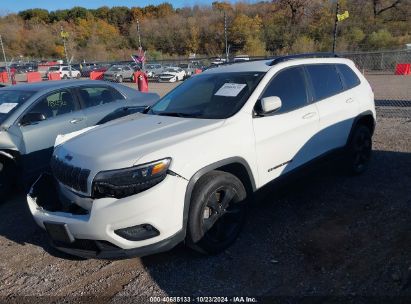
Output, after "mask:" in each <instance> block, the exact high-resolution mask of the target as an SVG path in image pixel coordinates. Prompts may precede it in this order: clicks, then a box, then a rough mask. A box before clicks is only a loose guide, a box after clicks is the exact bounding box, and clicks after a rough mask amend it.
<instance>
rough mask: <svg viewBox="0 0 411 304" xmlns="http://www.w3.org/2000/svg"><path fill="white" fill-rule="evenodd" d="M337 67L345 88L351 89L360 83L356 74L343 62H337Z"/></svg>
mask: <svg viewBox="0 0 411 304" xmlns="http://www.w3.org/2000/svg"><path fill="white" fill-rule="evenodd" d="M337 68H338V70H339V71H340V73H341V76H342V77H343V80H344V83H345V85H346V89H347V90H349V89H352V88H354V87H356V86H357V85H359V84H360V83H361V81H360V79H359V78H358V76H357V74H355V73H354V71H353V70H351V68H350V67H349V66H347V65H345V64H338V65H337Z"/></svg>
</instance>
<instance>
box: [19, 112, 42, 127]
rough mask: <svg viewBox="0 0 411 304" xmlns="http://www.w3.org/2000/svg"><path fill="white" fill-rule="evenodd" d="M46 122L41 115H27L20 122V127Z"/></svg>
mask: <svg viewBox="0 0 411 304" xmlns="http://www.w3.org/2000/svg"><path fill="white" fill-rule="evenodd" d="M43 120H46V116H45V115H44V114H43V113H27V114H26V115H24V116H23V118H22V119H21V120H20V125H22V126H27V125H31V124H35V123H38V122H40V121H43Z"/></svg>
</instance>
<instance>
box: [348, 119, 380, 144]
mask: <svg viewBox="0 0 411 304" xmlns="http://www.w3.org/2000/svg"><path fill="white" fill-rule="evenodd" d="M375 124H376V123H375V118H374V115H373V112H371V111H365V112H363V113H361V114H360V115H358V116H357V117H356V118H355V119H354V122H353V124H352V127H351V130H350V134H349V136H348V140H347V144H349V143H350V141H351V138H352V136H353V134H354V130H355V128H356V127H357V126H359V125H365V126H366V127H368V128H369V129H370V131H371V135H372V134H374V130H375Z"/></svg>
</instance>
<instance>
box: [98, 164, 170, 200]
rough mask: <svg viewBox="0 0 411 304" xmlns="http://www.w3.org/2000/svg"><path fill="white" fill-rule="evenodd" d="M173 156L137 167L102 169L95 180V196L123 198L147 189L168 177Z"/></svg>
mask: <svg viewBox="0 0 411 304" xmlns="http://www.w3.org/2000/svg"><path fill="white" fill-rule="evenodd" d="M170 162H171V158H164V159H161V160H158V161H154V162H151V163H147V164H143V165H138V166H135V167H130V168H125V169H119V170H110V171H102V172H100V173H98V174H97V175H96V177H95V178H94V181H93V197H94V198H102V197H115V198H123V197H127V196H131V195H134V194H137V193H140V192H142V191H145V190H147V189H149V188H151V187H153V186H155V185H157V184H158V183H160V182H161V181H163V180H164V179H165V178H166V175H167V170H168V167H169V166H170Z"/></svg>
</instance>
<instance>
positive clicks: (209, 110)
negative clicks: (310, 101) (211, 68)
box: [148, 72, 264, 119]
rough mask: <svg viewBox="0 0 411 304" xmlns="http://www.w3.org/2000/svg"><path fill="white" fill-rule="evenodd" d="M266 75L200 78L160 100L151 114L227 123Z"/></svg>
mask: <svg viewBox="0 0 411 304" xmlns="http://www.w3.org/2000/svg"><path fill="white" fill-rule="evenodd" d="M263 75H264V73H262V72H237V73H221V74H220V73H218V74H217V73H215V74H214V73H213V74H200V75H197V76H195V77H192V78H190V79H188V80H186V81H185V82H184V83H183V84H181V85H179V86H178V87H177V88H175V89H174V90H173V91H171V92H170V93H168V94H167V95H166V96H164V97H163V98H162V99H160V100H159V101H158V102H157V103H156V104H155V105H154V106H153V107H152V108H151V110H150V111H149V113H148V114H154V115H168V116H178V117H198V118H206V119H223V118H227V117H230V116H232V115H234V114H235V113H236V112H237V111H239V110H240V109H241V107H242V106H243V105H244V103H245V102H246V101H247V99H248V97H249V96H250V95H251V93H252V92H253V91H254V89H255V87H256V86H257V84H258V83H259V82H260V80H261V78H262V76H263Z"/></svg>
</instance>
